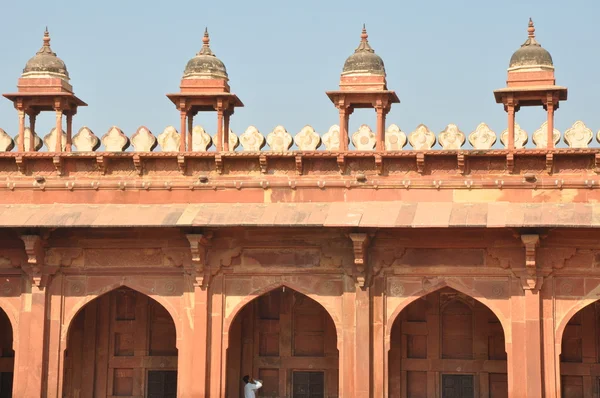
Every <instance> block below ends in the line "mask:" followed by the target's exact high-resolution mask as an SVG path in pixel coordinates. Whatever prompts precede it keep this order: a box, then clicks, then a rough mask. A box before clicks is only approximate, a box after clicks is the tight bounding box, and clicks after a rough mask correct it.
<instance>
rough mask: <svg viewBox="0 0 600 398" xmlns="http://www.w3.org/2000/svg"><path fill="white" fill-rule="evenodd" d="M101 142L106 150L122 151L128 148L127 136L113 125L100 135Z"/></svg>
mask: <svg viewBox="0 0 600 398" xmlns="http://www.w3.org/2000/svg"><path fill="white" fill-rule="evenodd" d="M102 144H103V145H104V150H105V151H107V152H122V151H124V150H125V149H127V148H129V138H127V136H126V135H125V134H123V132H122V131H121V129H120V128H118V127H116V126H113V127H111V128H110V129H109V130H108V132H107V133H106V134H104V135H103V136H102Z"/></svg>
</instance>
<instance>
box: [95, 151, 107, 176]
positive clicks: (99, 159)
mask: <svg viewBox="0 0 600 398" xmlns="http://www.w3.org/2000/svg"><path fill="white" fill-rule="evenodd" d="M96 165H97V166H98V170H100V173H102V175H104V174H106V159H104V156H102V155H100V156H96Z"/></svg>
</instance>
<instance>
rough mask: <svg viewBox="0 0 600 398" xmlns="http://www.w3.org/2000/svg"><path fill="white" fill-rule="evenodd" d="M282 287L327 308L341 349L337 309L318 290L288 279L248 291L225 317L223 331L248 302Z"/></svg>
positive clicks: (339, 321)
mask: <svg viewBox="0 0 600 398" xmlns="http://www.w3.org/2000/svg"><path fill="white" fill-rule="evenodd" d="M282 287H287V288H289V289H292V290H295V291H297V292H298V293H302V294H303V295H305V296H307V297H309V298H311V299H313V300H314V301H316V302H317V303H319V304H320V305H321V306H322V307H323V308H324V309H325V311H326V312H327V313H328V314H329V316H330V317H331V319H332V320H333V324H334V326H335V331H336V335H337V345H338V349H339V347H341V343H342V339H343V333H342V323H341V322H342V321H341V319H339V317H338V316H337V313H336V311H335V309H334V308H332V307H331V305H330V304H329V303H325V302H323V301H322V300H320V295H319V294H317V293H316V292H314V291H310V290H309V289H307V288H306V287H304V286H302V285H301V284H298V283H295V282H292V281H287V280H279V281H276V282H273V283H270V284H268V285H266V286H262V287H260V288H257V289H255V290H253V291H252V292H250V293H248V294H247V295H246V296H245V297H244V298H243V299H242V300H241V301H240V302H239V303H237V305H236V306H235V307H234V308H233V309H232V310H231V312H230V313H229V314H228V315H227V318H225V321H224V328H223V332H224V333H227V332H228V331H229V328H230V327H231V325H232V323H233V321H234V320H235V318H236V316H237V315H238V314H239V312H240V311H241V310H242V308H244V307H245V306H246V304H248V303H250V302H251V301H253V300H254V299H256V298H258V297H260V296H262V295H264V294H266V293H269V292H271V291H273V290H276V289H279V288H282Z"/></svg>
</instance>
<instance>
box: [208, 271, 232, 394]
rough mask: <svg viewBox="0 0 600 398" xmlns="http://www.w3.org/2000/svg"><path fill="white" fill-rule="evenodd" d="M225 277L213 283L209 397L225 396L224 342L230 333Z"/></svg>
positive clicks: (210, 298)
mask: <svg viewBox="0 0 600 398" xmlns="http://www.w3.org/2000/svg"><path fill="white" fill-rule="evenodd" d="M224 300H225V297H224V280H223V275H218V276H216V277H215V278H214V279H213V280H212V282H211V288H210V297H209V308H210V310H209V311H210V319H209V322H208V323H207V324H206V327H207V328H208V329H209V330H210V362H209V363H210V365H209V369H208V380H209V384H210V385H209V392H210V394H209V396H211V397H222V396H224V395H225V391H223V388H224V386H225V377H226V372H225V360H224V358H223V346H224V343H225V342H224V341H223V339H226V338H227V336H228V333H227V332H228V331H224V330H223V317H224V314H223V304H224Z"/></svg>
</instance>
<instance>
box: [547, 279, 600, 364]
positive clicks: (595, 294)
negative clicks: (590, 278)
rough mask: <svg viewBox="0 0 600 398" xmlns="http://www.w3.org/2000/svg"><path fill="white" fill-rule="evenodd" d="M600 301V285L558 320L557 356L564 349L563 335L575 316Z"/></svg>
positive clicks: (576, 302)
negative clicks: (562, 345)
mask: <svg viewBox="0 0 600 398" xmlns="http://www.w3.org/2000/svg"><path fill="white" fill-rule="evenodd" d="M598 300H600V285H598V286H596V287H595V288H594V289H592V290H591V291H590V292H589V293H588V294H586V295H585V296H584V297H583V298H581V299H578V300H576V301H575V302H574V303H573V305H572V306H571V307H569V309H568V310H567V311H565V312H564V313H563V315H562V317H561V318H558V316H557V319H556V332H555V341H556V347H557V350H558V352H557V356H558V355H560V351H561V349H562V347H561V342H562V338H563V335H564V333H565V328H566V327H567V324H568V323H569V321H570V320H571V318H573V316H574V315H575V314H577V313H578V312H579V311H580V310H582V309H583V308H585V307H587V306H588V305H590V304H592V303H594V302H596V301H598Z"/></svg>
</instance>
